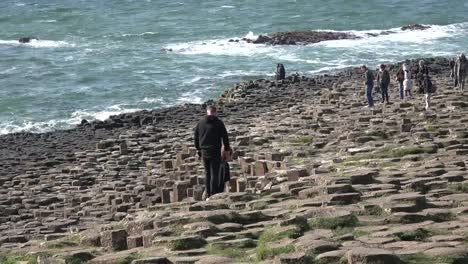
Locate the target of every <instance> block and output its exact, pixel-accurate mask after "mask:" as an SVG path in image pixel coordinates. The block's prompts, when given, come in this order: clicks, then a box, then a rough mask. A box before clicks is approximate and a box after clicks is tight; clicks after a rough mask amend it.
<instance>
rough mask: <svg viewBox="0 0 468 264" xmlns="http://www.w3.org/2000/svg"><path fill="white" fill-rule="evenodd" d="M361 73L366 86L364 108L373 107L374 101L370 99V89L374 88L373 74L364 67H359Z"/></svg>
mask: <svg viewBox="0 0 468 264" xmlns="http://www.w3.org/2000/svg"><path fill="white" fill-rule="evenodd" d="M361 71H362V72H363V73H364V76H363V77H364V84H365V86H366V91H365V93H366V98H367V106H366V107H374V99H373V98H372V89H373V88H374V73H373V72H372V71H371V70H370V69H369V68H367V66H366V65H362V66H361Z"/></svg>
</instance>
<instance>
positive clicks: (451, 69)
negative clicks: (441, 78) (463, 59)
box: [449, 58, 457, 86]
mask: <svg viewBox="0 0 468 264" xmlns="http://www.w3.org/2000/svg"><path fill="white" fill-rule="evenodd" d="M449 66H450V78H452V80H455V60H454V59H453V58H452V59H450V61H449ZM455 86H457V85H456V84H455Z"/></svg>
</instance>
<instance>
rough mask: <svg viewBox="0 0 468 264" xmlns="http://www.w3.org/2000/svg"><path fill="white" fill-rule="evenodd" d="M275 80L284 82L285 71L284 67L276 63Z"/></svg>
mask: <svg viewBox="0 0 468 264" xmlns="http://www.w3.org/2000/svg"><path fill="white" fill-rule="evenodd" d="M275 76H276V80H278V81H279V80H284V79H285V78H286V70H285V69H284V65H283V64H282V63H278V64H277V65H276V73H275Z"/></svg>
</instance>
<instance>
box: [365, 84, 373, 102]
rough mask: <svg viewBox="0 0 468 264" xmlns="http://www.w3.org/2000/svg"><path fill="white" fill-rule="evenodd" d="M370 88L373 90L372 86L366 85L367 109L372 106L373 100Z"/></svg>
mask: <svg viewBox="0 0 468 264" xmlns="http://www.w3.org/2000/svg"><path fill="white" fill-rule="evenodd" d="M372 88H374V85H373V84H367V85H366V97H367V104H368V105H369V107H373V106H374V99H373V98H372Z"/></svg>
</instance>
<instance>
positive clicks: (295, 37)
mask: <svg viewBox="0 0 468 264" xmlns="http://www.w3.org/2000/svg"><path fill="white" fill-rule="evenodd" d="M429 28H430V26H425V25H421V24H410V25H405V26H403V27H401V30H405V31H406V30H426V29H429ZM395 33H397V31H392V30H387V31H382V32H380V33H367V36H370V37H377V36H380V35H389V34H395ZM359 38H361V36H357V35H355V34H353V33H350V32H336V31H314V30H310V31H308V30H294V31H287V32H276V33H272V34H271V35H259V36H258V37H257V39H249V38H243V39H242V41H245V42H248V43H254V44H269V45H307V44H314V43H319V42H322V41H327V40H340V39H359ZM229 41H230V42H239V40H234V39H231V40H229Z"/></svg>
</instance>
